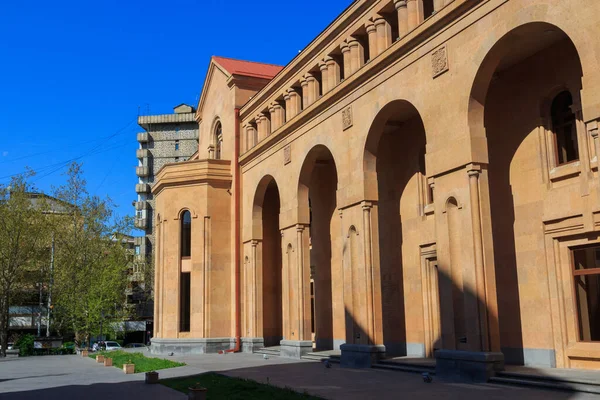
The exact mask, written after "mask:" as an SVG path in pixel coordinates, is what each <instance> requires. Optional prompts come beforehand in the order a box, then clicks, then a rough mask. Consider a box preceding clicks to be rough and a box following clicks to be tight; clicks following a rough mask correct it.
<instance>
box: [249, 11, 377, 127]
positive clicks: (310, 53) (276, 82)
mask: <svg viewBox="0 0 600 400" xmlns="http://www.w3.org/2000/svg"><path fill="white" fill-rule="evenodd" d="M378 3H380V1H375V2H374V1H373V0H356V1H354V3H352V4H351V5H350V6H348V8H346V9H345V10H344V11H343V12H342V13H341V14H340V15H339V16H338V17H337V18H336V19H335V20H334V21H333V22H332V23H331V24H329V26H328V27H327V28H325V29H324V30H323V31H322V32H321V33H320V34H319V35H318V36H317V37H316V38H315V39H314V40H313V41H312V42H310V43H309V44H308V45H307V46H306V47H305V48H304V50H302V51H301V52H300V54H298V55H297V56H296V57H294V59H292V61H290V62H289V63H288V64H287V65H286V66H285V68H283V69H282V70H281V72H279V74H277V75H276V76H275V77H274V78H273V79H272V80H271V82H269V84H268V85H267V86H265V87H264V88H263V89H262V90H261V91H260V92H258V93H257V94H256V95H255V96H254V97H253V98H252V99H250V100H249V101H248V102H247V103H246V104H245V105H244V106H243V107H242V108H241V109H240V116H241V117H242V118H244V117H245V116H247V114H250V115H251V114H253V113H256V108H257V107H259V106H260V105H261V104H262V103H264V102H265V101H268V100H269V98H270V97H271V96H273V95H274V94H279V92H280V91H282V90H286V89H287V87H286V88H282V86H284V85H285V84H286V82H288V81H289V80H290V79H292V78H293V77H294V76H295V75H297V74H302V73H303V72H304V71H303V69H304V68H306V66H307V64H308V63H309V62H310V61H311V60H313V59H314V58H315V57H317V56H318V55H319V54H320V53H322V52H323V51H324V50H325V48H326V47H327V46H328V45H330V44H331V42H333V41H334V39H335V38H336V37H337V36H338V35H339V34H340V33H341V32H342V31H343V30H345V29H346V28H348V26H350V25H351V24H353V23H355V22H356V20H358V19H359V18H360V17H361V16H362V15H363V14H365V13H366V12H367V11H368V10H369V9H370V8H372V7H375V6H376V5H377V4H378ZM321 58H323V57H321Z"/></svg>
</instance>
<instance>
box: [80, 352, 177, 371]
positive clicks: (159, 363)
mask: <svg viewBox="0 0 600 400" xmlns="http://www.w3.org/2000/svg"><path fill="white" fill-rule="evenodd" d="M99 354H102V355H103V356H104V357H110V358H112V360H113V366H114V367H117V368H120V369H122V368H123V364H130V363H131V364H135V373H136V374H137V373H138V372H148V371H158V370H159V369H167V368H175V367H182V366H184V365H185V363H181V362H176V361H171V360H165V359H163V358H151V357H146V356H145V355H143V354H142V353H127V352H125V351H122V350H114V351H100V352H98V353H93V354H90V355H89V357H90V358H93V359H96V356H97V355H99Z"/></svg>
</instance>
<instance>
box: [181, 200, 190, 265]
mask: <svg viewBox="0 0 600 400" xmlns="http://www.w3.org/2000/svg"><path fill="white" fill-rule="evenodd" d="M191 254H192V215H191V214H190V212H189V211H184V212H183V214H181V257H182V258H183V257H190V256H191Z"/></svg>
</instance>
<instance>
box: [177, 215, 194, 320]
mask: <svg viewBox="0 0 600 400" xmlns="http://www.w3.org/2000/svg"><path fill="white" fill-rule="evenodd" d="M180 220H181V222H180V223H181V228H180V238H181V244H180V254H181V259H189V258H190V256H191V254H192V214H191V213H190V212H189V211H188V210H185V211H183V212H182V213H181V216H180ZM191 280H192V279H191V272H190V271H185V270H181V271H180V272H179V331H180V332H189V331H190V322H191Z"/></svg>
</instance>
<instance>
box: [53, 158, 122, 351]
mask: <svg viewBox="0 0 600 400" xmlns="http://www.w3.org/2000/svg"><path fill="white" fill-rule="evenodd" d="M67 177H68V179H67V183H66V184H65V185H64V186H61V187H59V188H58V189H56V191H55V192H56V193H55V197H56V198H57V199H59V200H62V201H65V202H67V203H69V204H72V205H73V212H72V213H70V214H69V215H68V217H67V218H65V219H62V220H61V222H60V224H59V226H57V228H56V233H55V240H56V250H55V260H56V265H57V267H56V269H55V275H54V293H53V298H54V309H53V316H54V318H53V319H54V323H55V326H56V327H57V328H63V329H66V330H69V331H71V330H72V331H73V332H74V333H75V337H76V340H78V341H82V340H85V341H87V340H88V338H89V335H90V334H91V333H96V332H98V331H99V329H100V325H101V324H102V323H103V322H104V323H107V322H110V320H115V319H118V317H119V315H120V313H121V310H120V308H121V306H122V304H123V303H124V296H125V294H124V293H125V288H126V285H127V269H128V264H129V262H130V260H129V254H128V253H127V249H126V248H125V246H124V245H123V241H122V240H121V238H120V237H119V235H118V234H116V233H115V232H123V231H127V229H128V226H127V221H119V220H117V221H116V222H115V221H114V220H113V208H114V206H113V204H112V202H111V201H110V199H100V198H99V197H97V196H90V195H89V193H88V192H87V189H86V181H85V180H84V179H83V172H82V169H81V165H80V164H77V163H73V164H72V165H71V167H70V168H69V171H68V173H67Z"/></svg>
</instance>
